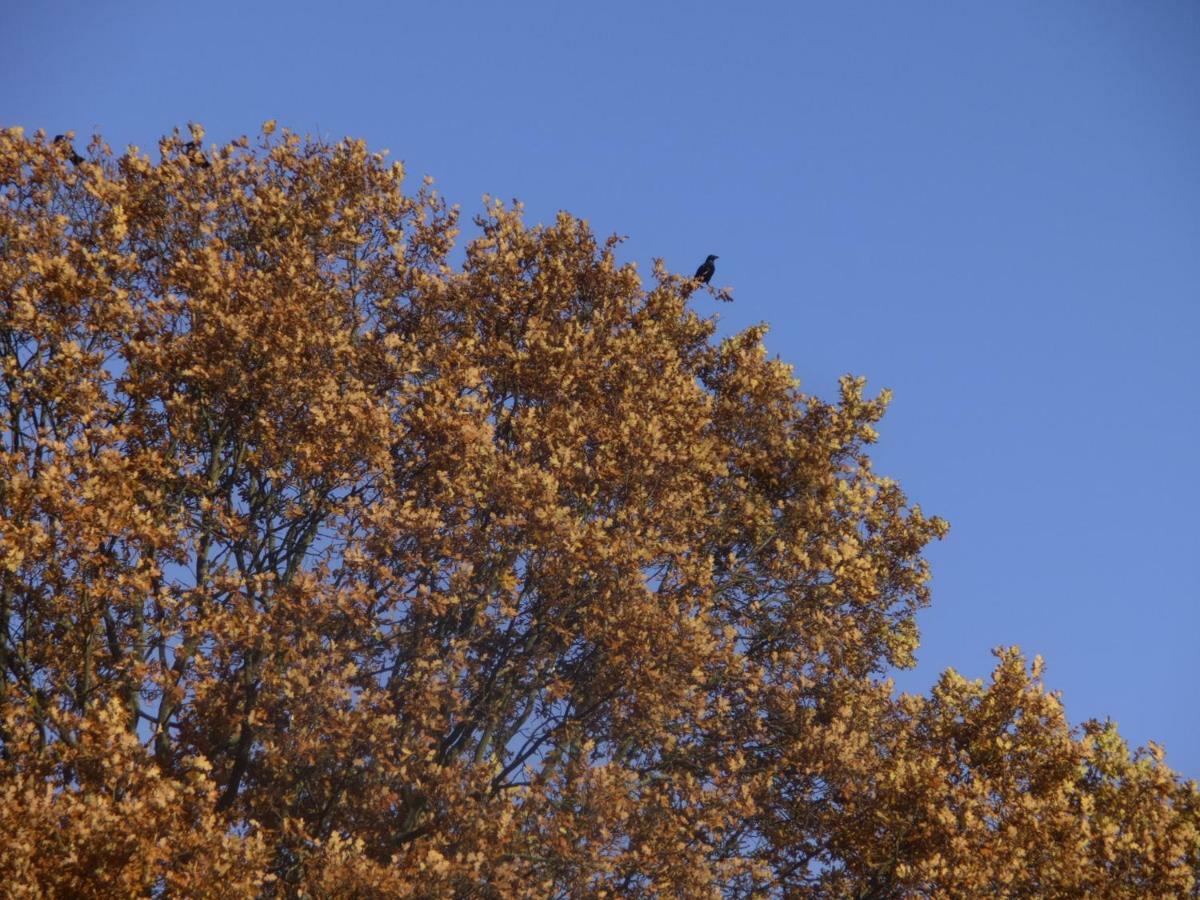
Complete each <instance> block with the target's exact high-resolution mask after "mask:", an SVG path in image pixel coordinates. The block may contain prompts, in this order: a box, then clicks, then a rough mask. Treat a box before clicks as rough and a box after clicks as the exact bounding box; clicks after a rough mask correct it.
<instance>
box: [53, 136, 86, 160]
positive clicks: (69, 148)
mask: <svg viewBox="0 0 1200 900" xmlns="http://www.w3.org/2000/svg"><path fill="white" fill-rule="evenodd" d="M54 143H56V144H61V145H62V146H63V148H64V149H65V151H66V152H67V154H69V155H68V157H67V158H68V159H69V160H71V162H73V163H75V165H79V164H80V163H81V162H83V157H82V156H80V155H79V154H78V153H76V152H75V147H74V146H73V145H72V144H71V142H70V141H68V140H67V136H66V135H65V134H56V135H55V136H54Z"/></svg>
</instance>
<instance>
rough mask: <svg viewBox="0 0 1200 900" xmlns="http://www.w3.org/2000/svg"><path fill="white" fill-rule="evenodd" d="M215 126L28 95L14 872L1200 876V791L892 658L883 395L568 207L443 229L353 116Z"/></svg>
mask: <svg viewBox="0 0 1200 900" xmlns="http://www.w3.org/2000/svg"><path fill="white" fill-rule="evenodd" d="M68 138H73V135H69V136H68ZM185 139H186V140H185ZM203 139H204V133H203V130H202V129H200V128H199V127H198V126H193V127H192V129H191V132H190V134H188V135H180V134H179V133H176V134H174V135H171V136H169V137H167V138H164V139H163V140H162V141H161V142H160V144H159V151H160V154H161V160H160V161H159V162H157V163H155V162H152V161H151V160H150V159H149V158H148V157H147V156H146V155H144V154H143V153H141V152H140V151H138V150H137V149H136V148H130V150H129V151H128V152H126V153H124V154H123V155H120V156H119V157H118V156H115V155H114V154H113V153H112V151H111V150H110V149H109V148H108V147H107V146H106V145H105V144H104V142H103V141H102V140H101V139H100V138H99V137H95V138H93V140H92V142H91V145H90V147H89V148H88V154H87V156H86V157H83V158H82V159H81V161H79V162H78V163H76V162H73V161H72V159H71V158H70V155H71V152H72V151H71V150H70V147H69V142H60V143H54V142H50V141H47V140H46V138H45V136H44V135H42V134H37V135H34V136H32V137H27V136H25V135H24V134H23V133H22V132H21V131H19V130H10V131H8V132H4V133H3V134H2V135H0V191H2V195H0V303H3V320H2V324H0V329H2V330H0V340H2V341H3V373H2V374H3V389H2V391H0V412H2V414H3V446H2V447H0V529H2V530H0V579H2V581H0V591H2V592H0V623H3V626H4V627H3V629H2V630H0V714H2V719H0V754H2V758H0V834H3V835H4V840H3V842H0V883H3V884H4V885H5V890H6V891H9V892H10V893H12V894H14V895H18V896H31V897H32V896H81V897H86V896H123V895H129V896H138V895H146V894H151V895H171V896H184V895H186V896H255V895H261V896H297V897H299V896H304V897H318V896H322V897H333V896H347V897H349V896H353V897H369V896H413V897H444V896H479V897H509V896H537V897H541V896H566V895H569V896H595V897H603V896H638V895H646V896H649V895H669V896H686V897H708V896H713V897H716V896H728V897H748V896H791V897H804V896H812V897H862V898H865V897H893V896H896V897H898V896H938V897H942V896H945V897H965V896H1038V897H1068V896H1069V897H1079V896H1098V897H1099V896H1104V897H1131V898H1132V897H1148V896H1187V895H1189V893H1190V892H1194V891H1195V875H1196V868H1197V860H1198V854H1200V850H1198V836H1197V795H1196V791H1195V788H1194V786H1192V785H1190V784H1189V785H1184V784H1182V783H1181V782H1180V781H1179V780H1178V779H1177V778H1176V777H1175V776H1174V775H1173V773H1171V772H1170V771H1169V770H1168V769H1167V768H1166V767H1165V766H1164V765H1163V764H1162V761H1161V754H1160V753H1159V752H1158V751H1157V750H1156V749H1155V748H1153V747H1152V748H1151V749H1150V750H1149V751H1141V752H1138V753H1136V754H1132V755H1131V754H1130V752H1129V751H1128V749H1127V748H1126V747H1125V745H1124V744H1123V743H1121V740H1120V738H1119V737H1118V736H1117V735H1116V733H1115V731H1113V730H1112V729H1110V728H1107V727H1102V726H1100V725H1096V724H1089V725H1087V726H1085V728H1084V729H1082V730H1080V731H1072V730H1071V729H1070V728H1069V727H1068V725H1067V723H1066V720H1065V718H1064V716H1063V713H1062V711H1061V709H1060V707H1059V705H1058V702H1057V700H1056V698H1055V697H1054V696H1053V695H1051V694H1047V693H1046V692H1045V691H1044V690H1043V689H1042V688H1041V686H1040V684H1039V683H1038V682H1037V680H1036V672H1034V673H1032V674H1030V673H1029V672H1027V670H1026V665H1025V663H1024V661H1023V660H1022V659H1021V657H1020V656H1019V655H1018V654H1017V653H1016V652H1015V651H1004V652H1003V653H1002V654H1001V656H1000V662H999V665H998V667H997V669H996V674H995V677H994V680H993V683H992V684H991V685H990V686H988V687H986V688H985V687H983V686H982V685H980V684H973V683H968V682H965V681H963V680H962V679H961V678H959V677H958V676H957V675H955V674H954V673H953V672H949V673H947V674H946V675H945V677H944V678H943V679H942V681H941V683H940V684H939V685H938V686H937V688H936V689H935V690H934V691H933V694H932V696H930V697H928V698H915V697H894V696H893V695H892V693H891V687H890V684H889V683H888V682H887V681H886V680H884V678H883V673H884V672H885V671H886V670H887V668H888V667H889V666H892V665H900V666H903V665H908V664H910V663H911V661H912V654H913V651H914V649H915V647H916V643H917V638H916V627H915V624H914V615H915V613H916V611H917V610H918V609H919V608H920V607H921V606H923V605H924V604H925V603H927V602H928V592H927V587H926V582H927V579H928V573H927V569H926V565H925V563H924V561H923V560H922V558H921V552H922V550H923V548H924V546H925V545H926V544H927V543H928V542H929V541H930V540H933V539H936V538H937V537H940V536H941V535H942V534H944V533H945V530H946V525H945V523H944V522H942V521H941V520H939V519H936V518H927V517H926V516H924V515H923V514H922V513H921V511H920V509H919V508H918V507H916V506H910V505H909V504H908V502H907V501H906V499H905V497H904V495H903V493H902V492H901V491H900V489H899V488H898V487H897V485H896V484H895V483H894V482H892V481H890V480H888V479H886V478H882V477H880V476H877V475H876V474H875V473H874V472H873V471H872V469H871V466H870V460H869V458H868V456H867V454H866V447H867V445H868V444H870V443H871V442H872V441H873V440H874V437H875V432H874V431H873V428H872V426H873V424H874V423H875V422H876V421H877V420H878V419H879V418H880V416H881V415H882V414H883V411H884V408H885V405H886V401H887V397H886V395H884V396H881V397H878V398H876V399H869V398H868V397H867V395H866V393H865V385H864V384H863V382H862V381H861V380H858V379H853V378H846V379H843V381H842V384H841V395H840V397H839V398H838V400H837V401H836V402H834V403H827V402H823V401H821V400H819V399H817V398H815V397H810V396H806V395H804V394H802V393H801V392H800V391H799V389H798V386H797V384H796V382H795V381H794V379H793V378H792V376H791V373H790V370H789V369H788V367H787V366H785V365H783V364H782V363H780V362H778V361H776V360H771V359H768V357H767V355H766V352H765V350H764V347H763V344H762V336H763V333H762V329H752V330H750V331H748V332H746V333H743V334H740V335H737V336H735V337H733V338H730V339H727V340H723V341H716V340H714V337H713V325H712V323H711V322H710V321H708V320H705V319H703V318H701V317H699V316H697V315H696V314H695V313H694V312H692V311H691V310H690V309H689V308H688V306H687V295H688V293H689V291H690V290H691V289H692V288H693V285H692V284H691V282H690V281H689V280H688V279H685V278H680V277H678V276H675V275H672V274H669V273H667V272H666V271H665V270H663V269H662V268H661V267H659V268H658V269H656V271H655V272H654V273H653V283H652V285H651V286H649V287H647V286H645V285H644V284H643V282H642V280H641V278H640V277H639V275H638V273H637V272H636V271H635V269H634V268H633V267H632V266H630V265H619V264H618V263H617V262H616V259H615V256H614V249H615V240H609V241H607V242H598V241H597V240H596V238H595V237H594V236H593V235H592V234H591V232H590V231H589V230H588V228H587V226H586V224H585V223H583V222H581V221H579V220H576V219H573V218H571V217H570V216H567V215H565V214H563V215H560V216H559V217H558V218H557V220H556V221H555V222H554V223H553V224H551V225H549V226H545V227H540V226H539V227H529V226H527V225H525V224H524V223H523V222H522V219H521V215H520V209H519V207H516V208H510V207H506V206H504V205H502V204H499V203H494V204H490V205H489V206H488V208H487V211H486V214H485V215H483V216H482V217H480V218H479V219H478V220H477V224H478V226H479V229H480V233H479V236H478V237H477V238H475V239H474V240H472V241H471V242H470V243H468V244H467V246H466V247H465V252H464V253H463V254H462V255H461V264H459V265H452V264H451V259H452V258H457V257H453V254H454V241H455V238H456V227H457V216H456V213H455V211H454V210H453V209H450V208H448V207H447V206H446V205H445V203H444V202H443V201H442V200H441V198H440V197H439V196H438V195H437V194H436V193H434V191H433V190H432V188H431V187H430V186H429V185H428V184H426V185H425V186H424V187H423V188H421V189H420V190H419V191H418V192H417V193H416V194H414V195H406V194H404V193H403V192H402V190H401V187H402V180H403V171H402V168H401V167H400V166H398V165H389V164H388V163H387V162H386V161H385V159H384V158H383V157H382V156H381V155H379V154H374V153H371V152H369V151H368V150H367V149H366V147H365V146H364V145H363V144H362V143H361V142H359V141H352V140H347V141H343V142H341V143H338V144H332V145H330V144H324V143H316V142H312V141H308V140H302V139H300V138H299V137H297V136H296V135H294V134H292V133H289V132H287V131H286V130H280V131H279V132H278V133H275V124H274V122H269V123H266V125H264V128H263V134H262V136H261V137H260V138H259V140H258V142H257V144H254V145H251V142H250V141H248V140H246V139H241V140H238V141H235V142H233V143H231V144H229V145H227V146H223V147H212V146H205V145H204V144H203ZM1035 668H1036V667H1035Z"/></svg>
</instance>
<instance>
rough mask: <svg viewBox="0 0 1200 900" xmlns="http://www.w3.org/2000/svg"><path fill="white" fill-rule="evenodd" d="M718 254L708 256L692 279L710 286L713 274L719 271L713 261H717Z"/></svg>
mask: <svg viewBox="0 0 1200 900" xmlns="http://www.w3.org/2000/svg"><path fill="white" fill-rule="evenodd" d="M716 258H717V257H716V254H713V253H710V254H708V259H706V260H705V261H704V262H702V263H700V268H698V269H697V270H696V274H695V275H693V276H692V277H693V278H695V279H697V280H698V281H699V282H700V283H701V284H708V282H709V280H710V279H711V278H712V277H713V272H715V271H717V267H716V266H714V265H713V260H714V259H716Z"/></svg>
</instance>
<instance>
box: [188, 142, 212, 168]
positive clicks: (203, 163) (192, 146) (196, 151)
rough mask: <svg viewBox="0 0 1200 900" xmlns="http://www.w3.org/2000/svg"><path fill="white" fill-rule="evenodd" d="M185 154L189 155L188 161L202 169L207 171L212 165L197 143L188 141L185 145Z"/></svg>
mask: <svg viewBox="0 0 1200 900" xmlns="http://www.w3.org/2000/svg"><path fill="white" fill-rule="evenodd" d="M183 149H184V152H186V153H187V156H188V159H190V160H191V161H192V162H193V163H195V164H196V165H198V166H199V167H200V168H202V169H207V168H208V167H209V165H210V163H209V161H208V159H207V157H205V155H204V151H203V150H202V149H201V147H200V145H199V144H197V143H196V142H195V141H188V142H187V143H186V144H184V145H183Z"/></svg>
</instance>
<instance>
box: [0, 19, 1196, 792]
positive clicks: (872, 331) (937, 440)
mask: <svg viewBox="0 0 1200 900" xmlns="http://www.w3.org/2000/svg"><path fill="white" fill-rule="evenodd" d="M0 2H2V6H3V8H0V21H2V22H3V27H0V123H2V124H6V125H9V124H19V125H24V126H26V127H27V128H30V129H33V128H38V127H41V128H44V129H46V130H47V131H48V132H49V133H50V134H54V133H57V132H61V131H66V130H67V129H74V130H76V131H78V132H79V133H80V134H82V135H87V134H88V133H90V131H91V130H92V129H93V128H96V127H98V128H100V129H101V130H102V132H103V133H104V135H105V136H106V138H107V139H108V140H109V142H110V143H112V144H113V145H114V146H116V147H121V146H123V145H125V144H128V143H136V144H139V145H141V146H143V147H153V145H154V141H155V139H156V138H157V136H158V135H160V134H162V133H163V132H166V131H169V130H170V129H171V128H172V127H173V126H175V125H180V126H182V125H184V124H185V123H186V122H187V121H189V120H195V121H199V122H202V123H203V124H204V125H205V126H206V128H207V129H208V133H209V137H210V138H211V139H213V140H224V139H227V138H230V137H233V136H235V135H238V134H242V133H247V132H250V133H253V132H254V131H255V130H256V129H257V127H258V125H259V124H260V123H261V122H262V121H263V120H265V119H270V118H274V119H278V120H279V122H280V124H282V125H287V126H289V127H291V128H293V129H295V130H299V131H311V132H315V133H320V134H322V135H326V136H330V137H335V138H336V137H341V136H343V135H352V136H356V137H362V138H365V139H366V140H367V141H368V142H369V143H370V144H371V145H372V146H373V147H376V148H382V147H386V148H389V149H390V150H391V151H392V153H393V155H394V156H395V157H397V158H400V159H403V160H405V161H406V163H407V164H408V167H409V171H410V173H411V174H412V175H414V176H418V177H419V176H420V175H423V174H426V173H428V174H431V175H433V176H434V177H435V178H436V179H437V181H438V185H439V187H440V189H441V190H442V191H443V193H444V194H446V195H447V197H448V198H449V199H450V200H452V201H453V202H458V203H460V204H461V205H462V207H463V210H464V212H466V213H468V214H471V213H474V212H475V211H477V210H478V209H479V208H480V205H481V204H480V198H481V196H482V195H483V194H484V193H490V194H493V195H496V196H500V197H503V198H513V197H516V198H520V199H521V200H522V201H524V203H525V204H526V208H527V210H528V215H529V218H531V219H533V220H547V219H549V218H550V217H552V216H553V214H554V212H555V211H556V210H558V209H560V208H563V209H567V210H569V211H571V212H573V213H575V214H577V215H580V216H583V217H585V218H587V219H589V221H590V222H591V223H592V224H593V226H594V227H595V228H596V229H597V230H598V231H599V232H601V233H609V232H618V233H620V234H623V235H628V238H629V240H628V242H627V244H626V245H625V252H626V253H627V254H628V256H629V258H632V259H636V260H638V261H639V263H640V264H641V265H642V266H643V268H644V269H645V270H648V268H649V261H650V259H651V258H653V257H656V256H661V257H663V258H664V259H665V260H666V261H667V264H668V265H669V266H671V267H672V268H675V269H677V270H680V271H685V272H690V271H691V270H692V269H694V268H695V266H696V265H697V264H698V263H699V262H700V261H701V260H703V258H704V256H705V255H706V254H708V253H717V254H719V255H720V259H719V260H718V267H717V277H716V278H715V279H714V283H718V284H720V285H728V286H732V287H733V289H734V293H735V297H736V301H735V302H734V303H733V304H732V305H730V306H721V307H720V310H719V312H720V314H721V316H722V322H721V329H722V331H723V332H728V331H733V330H736V329H739V328H741V327H744V326H746V325H750V324H753V323H756V322H760V321H766V322H769V323H770V325H771V327H772V330H771V333H770V335H769V336H768V339H767V340H768V344H769V346H770V348H771V350H772V352H774V353H777V354H778V355H779V356H781V357H783V358H784V359H786V360H787V361H789V362H791V363H793V364H794V365H795V367H796V373H797V375H798V376H799V377H800V378H801V379H802V381H803V384H804V386H805V388H806V389H807V390H809V391H811V392H815V393H818V394H822V395H824V396H831V395H832V393H833V387H834V385H835V383H836V379H837V376H838V375H840V374H842V373H844V372H853V373H855V374H862V375H866V376H867V377H868V378H869V379H870V382H871V384H872V385H873V386H874V387H875V388H882V387H890V388H892V389H893V390H894V391H895V394H896V399H895V402H894V404H893V406H892V411H891V413H890V415H889V417H888V418H887V419H886V420H885V422H884V423H883V427H882V429H881V431H882V441H881V444H880V446H879V448H878V452H877V454H876V459H877V461H878V467H879V469H880V470H881V471H883V472H885V473H886V474H889V475H891V476H893V477H895V478H897V479H898V480H899V481H900V482H901V483H902V484H903V485H904V486H905V488H906V489H907V490H908V492H909V494H910V496H911V497H912V498H913V499H914V500H917V501H919V502H920V503H921V504H922V505H923V507H924V508H925V509H926V511H928V512H932V513H937V514H939V515H943V516H945V517H947V518H948V519H950V521H951V523H952V526H953V530H952V532H951V534H950V537H949V538H948V539H947V540H946V541H944V542H943V543H942V544H941V545H939V546H938V547H936V548H935V549H934V550H933V551H932V553H931V560H932V562H933V565H934V573H935V583H934V587H935V592H934V605H933V607H932V608H931V609H929V610H928V611H926V612H925V613H923V614H922V616H921V619H920V623H921V626H922V632H923V646H922V650H921V651H920V654H919V658H920V665H919V667H918V668H917V670H916V671H914V672H910V673H903V674H902V675H901V676H900V678H899V683H900V684H901V686H902V687H904V688H906V689H910V690H923V689H925V688H926V687H928V685H929V684H930V683H932V681H933V680H934V678H935V677H936V675H937V673H938V672H939V671H940V670H941V669H942V668H944V667H946V666H951V665H952V666H954V667H956V668H957V669H958V670H959V671H961V672H963V673H964V674H965V675H967V676H968V677H982V676H984V675H986V673H987V672H988V671H989V670H990V668H991V664H992V659H991V656H990V654H989V650H990V648H991V647H993V646H996V645H1000V644H1019V645H1021V646H1022V647H1023V648H1024V649H1025V650H1026V651H1027V652H1028V653H1029V654H1031V655H1032V654H1035V653H1040V654H1042V655H1044V656H1045V657H1046V660H1047V663H1048V667H1047V675H1046V678H1047V681H1048V683H1049V684H1050V685H1051V686H1052V687H1055V688H1058V689H1060V690H1061V691H1062V693H1063V695H1064V700H1065V703H1066V707H1067V710H1068V713H1069V714H1070V716H1071V718H1072V719H1073V720H1075V721H1079V720H1081V719H1083V718H1087V717H1091V716H1097V717H1103V716H1105V715H1109V716H1111V717H1112V718H1113V719H1114V720H1116V721H1117V722H1118V723H1119V724H1120V726H1121V728H1122V731H1123V732H1124V733H1125V735H1126V736H1127V737H1128V738H1129V739H1130V740H1131V741H1133V742H1135V743H1143V742H1145V741H1146V740H1151V739H1153V740H1159V741H1161V742H1163V743H1164V744H1165V745H1166V748H1167V759H1168V762H1170V763H1171V764H1172V765H1174V766H1175V767H1176V768H1178V769H1180V770H1181V771H1183V772H1184V773H1185V774H1187V775H1189V776H1192V777H1197V776H1200V717H1198V715H1197V710H1198V709H1200V703H1198V702H1197V697H1196V686H1197V685H1200V653H1197V650H1196V645H1197V638H1198V636H1200V575H1198V574H1197V572H1198V567H1200V525H1198V520H1197V511H1198V510H1200V487H1198V481H1200V479H1198V476H1197V473H1196V470H1195V469H1196V465H1195V464H1196V458H1197V453H1196V445H1197V442H1198V438H1200V400H1198V399H1197V397H1198V392H1200V4H1197V3H1195V2H1193V0H1157V2H1154V3H1139V4H1135V3H1128V2H1106V0H1087V2H1083V0H1075V2H1073V0H1061V2H1056V3H1044V2H1031V0H1025V2H1020V0H1013V2H1007V3H982V2H972V3H962V2H955V3H951V2H944V3H932V2H910V3H905V4H898V3H874V4H833V3H796V2H777V3H759V4H754V5H752V6H751V5H748V4H730V3H721V4H706V3H693V4H682V3H665V2H650V0H644V2H640V3H632V2H610V3H606V4H602V5H601V4H570V3H549V2H546V3H523V2H512V3H505V4H500V3H486V4H485V3H453V2H441V3H431V2H429V3H420V4H415V3H414V4H402V3H395V4H392V3H373V4H372V3H355V2H344V3H339V4H332V3H330V4H303V3H296V2H287V3H283V2H261V3H254V4H240V3H239V4H235V3H229V2H226V0H208V2H204V3H189V4H166V3H162V4H120V3H106V2H96V0H92V2H89V3H86V4H85V3H38V4H33V3H17V2H15V0H0ZM85 140H86V139H85ZM701 303H702V304H710V305H709V306H708V307H707V308H706V309H707V310H711V309H713V308H714V306H712V305H711V301H708V300H704V301H701Z"/></svg>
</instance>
